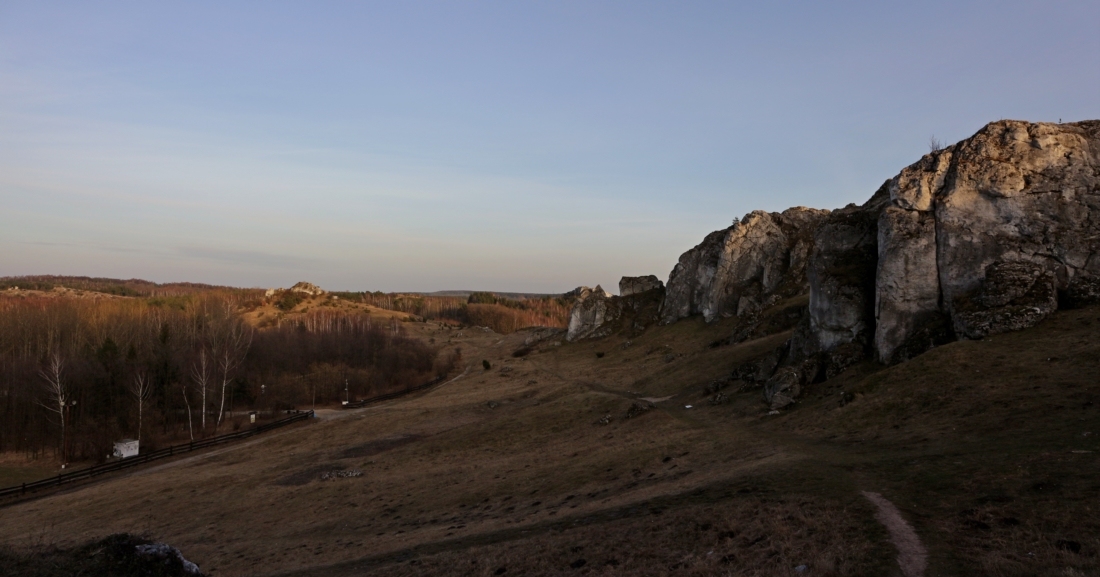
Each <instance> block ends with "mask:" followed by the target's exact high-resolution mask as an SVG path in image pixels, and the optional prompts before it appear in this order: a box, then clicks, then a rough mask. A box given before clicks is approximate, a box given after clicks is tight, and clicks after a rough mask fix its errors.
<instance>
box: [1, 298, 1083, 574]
mask: <svg viewBox="0 0 1100 577" xmlns="http://www.w3.org/2000/svg"><path fill="white" fill-rule="evenodd" d="M728 322H729V321H728V320H727V321H719V322H717V323H715V324H711V325H706V324H704V323H703V322H702V320H701V319H697V320H692V319H688V320H686V321H682V322H679V323H676V324H673V325H669V326H662V327H657V328H654V329H653V330H650V331H647V332H646V333H645V334H643V335H641V336H639V337H637V338H635V339H632V340H626V339H624V338H620V337H611V338H608V339H605V340H601V341H582V342H580V343H572V344H560V345H559V344H557V343H559V342H560V341H554V340H544V341H541V342H539V343H535V344H534V347H533V350H532V351H531V352H530V353H528V354H527V355H526V356H523V357H518V358H517V357H513V356H512V352H513V351H515V350H516V349H518V348H521V347H524V346H531V345H532V343H529V342H526V341H527V340H528V339H529V338H532V337H534V336H535V334H534V333H532V332H530V331H524V332H520V333H517V334H514V335H510V336H507V337H502V336H500V335H496V334H493V333H487V332H483V331H477V330H465V331H454V330H448V329H444V328H441V327H439V326H433V325H431V324H424V323H415V324H414V325H415V326H416V327H417V329H416V330H419V331H421V336H422V337H428V336H429V335H432V336H433V337H434V338H436V339H437V341H439V342H445V343H446V344H447V345H448V346H461V347H462V348H463V350H464V351H465V357H466V358H467V359H469V360H472V361H480V360H481V359H484V360H487V361H489V364H490V367H491V369H489V370H484V369H483V368H482V366H481V365H480V363H477V364H472V366H470V367H468V368H466V369H465V371H464V372H463V373H461V374H459V375H457V376H456V377H455V378H453V379H452V380H451V381H450V382H448V383H447V384H445V385H443V386H441V387H439V388H437V389H434V390H433V391H431V392H429V393H426V394H422V395H419V396H416V397H413V398H405V399H401V400H397V401H393V402H389V403H386V404H383V405H378V406H373V407H368V408H366V409H362V410H356V411H349V412H346V413H330V414H329V415H326V416H325V417H324V418H322V419H321V420H320V422H318V423H316V424H312V425H309V426H306V427H304V428H301V429H296V430H292V431H286V432H284V433H279V434H276V435H273V436H270V437H268V438H263V439H258V440H256V441H254V442H251V443H249V444H248V445H246V446H240V447H235V448H230V449H227V450H220V451H218V452H216V453H213V454H210V455H208V456H206V457H201V458H195V459H188V460H186V461H182V462H178V463H173V464H171V465H169V466H161V467H156V468H155V469H148V470H144V471H138V472H135V473H132V474H129V475H127V476H124V477H118V478H113V479H109V480H105V481H103V482H100V483H98V484H95V485H92V486H89V487H86V488H82V489H79V490H75V491H72V492H69V493H65V494H59V495H54V496H50V497H45V498H42V499H38V500H35V501H31V502H27V503H22V504H16V505H14V506H9V507H6V508H3V509H0V520H3V522H2V523H0V540H3V542H5V543H8V544H11V545H14V546H16V547H24V548H26V547H28V546H31V545H33V544H34V543H36V542H39V543H40V542H50V543H54V542H62V543H64V542H82V541H85V540H89V539H92V538H96V537H101V536H104V535H106V534H109V533H114V532H120V531H137V532H140V533H143V534H145V535H146V536H147V537H149V538H153V539H156V540H160V541H165V542H168V543H171V544H173V545H175V546H178V547H179V548H180V549H181V550H183V551H184V553H185V554H186V555H187V557H188V558H189V559H192V560H194V561H195V562H196V563H198V564H199V566H200V567H202V568H203V569H204V571H209V572H212V573H215V574H218V575H254V574H264V575H269V574H295V575H314V574H315V575H322V574H323V575H352V574H364V573H369V574H379V575H413V574H450V575H467V574H475V575H490V574H505V573H507V574H517V573H518V574H523V573H527V574H547V575H549V574H574V573H575V572H577V571H580V572H585V571H586V570H588V571H590V572H596V573H599V574H611V575H645V574H650V575H665V574H673V575H702V574H725V573H729V574H739V575H788V574H797V572H796V569H795V568H796V567H799V566H803V565H805V566H806V567H808V568H809V570H811V571H813V574H819V575H852V574H889V573H891V572H892V571H894V570H895V569H892V567H896V565H895V562H894V561H893V557H894V553H893V548H892V545H891V544H890V543H889V541H888V540H887V533H886V531H885V529H883V528H882V527H881V526H880V525H879V524H878V523H877V521H876V520H875V517H874V509H873V506H872V505H871V504H870V503H869V502H868V501H866V500H865V499H864V497H863V496H862V494H861V491H873V492H878V493H881V494H882V495H884V496H885V497H886V498H888V499H890V500H891V501H892V502H893V503H895V504H896V505H897V506H898V507H899V508H900V509H901V511H902V514H903V515H904V516H905V517H906V518H907V520H908V521H909V522H910V523H912V524H913V525H914V526H915V528H916V530H917V533H918V534H919V535H920V537H921V539H922V540H924V543H925V545H926V546H927V547H928V549H929V552H930V555H929V563H930V568H929V574H1002V575H1052V576H1053V575H1070V574H1074V575H1077V574H1091V573H1093V572H1096V571H1097V570H1100V563H1098V557H1097V555H1098V554H1100V539H1098V535H1100V524H1098V523H1097V521H1096V518H1097V517H1096V516H1095V515H1094V514H1092V508H1094V507H1095V503H1094V502H1093V498H1094V496H1095V495H1096V494H1097V490H1100V486H1098V485H1097V481H1096V479H1098V478H1100V462H1098V461H1097V454H1098V453H1097V451H1100V442H1098V436H1100V435H1098V431H1100V404H1098V401H1100V389H1098V388H1097V387H1098V385H1097V382H1100V381H1098V378H1097V377H1100V363H1098V361H1100V343H1098V342H1097V341H1096V340H1095V338H1094V335H1095V327H1096V326H1098V325H1097V324H1098V323H1100V309H1097V308H1089V309H1081V310H1074V311H1059V312H1057V313H1055V314H1053V315H1052V316H1051V317H1050V318H1048V319H1047V320H1046V321H1044V322H1043V323H1041V324H1040V325H1039V326H1037V327H1034V328H1032V329H1029V330H1026V331H1022V332H1018V333H1013V334H1006V335H998V336H996V337H992V338H987V339H985V340H981V341H964V342H957V343H952V344H949V345H945V346H943V347H938V348H936V349H933V350H932V351H930V352H928V353H926V354H925V355H922V356H921V357H918V358H917V359H916V360H914V361H911V362H908V363H903V364H900V365H897V366H894V367H891V368H882V367H881V366H879V365H875V364H872V363H869V362H868V363H865V364H860V365H857V366H856V367H853V368H852V369H850V370H849V371H848V372H846V373H845V374H843V375H841V376H840V377H837V378H836V379H833V380H831V381H828V382H827V383H825V384H823V385H820V386H817V387H811V388H810V389H809V390H808V391H806V393H805V396H804V397H803V400H801V401H800V402H799V403H798V404H796V405H795V408H794V409H793V410H791V411H789V412H786V413H783V414H779V415H773V414H769V412H768V410H767V407H766V405H765V404H764V403H763V402H762V400H761V390H760V388H759V386H757V385H751V384H749V383H747V382H742V381H736V380H732V379H731V378H730V374H731V371H733V370H734V369H735V368H736V367H738V366H739V364H740V363H741V361H743V360H747V359H750V358H753V357H755V356H758V355H759V353H760V352H761V351H764V350H767V349H769V348H771V347H774V346H775V344H776V343H777V342H780V341H782V340H783V339H785V338H786V337H787V336H788V334H789V333H784V332H781V333H777V334H773V335H768V336H765V337H762V338H759V339H755V340H751V341H747V342H744V343H741V344H737V345H728V346H717V347H716V346H711V345H712V343H713V342H714V341H715V340H716V339H717V338H718V337H720V336H721V335H722V334H723V332H725V331H727V330H728V326H726V325H727V324H728ZM552 338H555V337H551V339H552ZM716 383H717V384H716ZM721 383H725V384H726V386H725V387H724V388H722V387H720V386H719V385H720V384H721ZM716 389H720V390H719V392H720V393H721V396H716V393H714V392H713V391H714V390H716ZM643 399H648V400H643ZM651 404H652V407H653V408H648V407H650V406H651ZM688 405H690V406H691V408H688ZM349 469H357V470H360V471H362V472H363V476H361V477H354V478H340V479H336V480H329V481H325V480H322V474H323V473H325V472H329V471H334V470H349ZM28 534H29V535H31V537H28ZM501 569H503V570H504V571H501ZM498 572H499V573H498Z"/></svg>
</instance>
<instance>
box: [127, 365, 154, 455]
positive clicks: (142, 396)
mask: <svg viewBox="0 0 1100 577" xmlns="http://www.w3.org/2000/svg"><path fill="white" fill-rule="evenodd" d="M152 393H153V386H152V384H151V383H150V382H149V379H148V377H146V376H145V373H144V372H139V373H138V374H136V375H134V381H133V382H132V383H130V394H131V395H133V397H134V400H135V401H136V402H137V410H138V427H137V440H138V442H139V443H140V442H141V415H142V412H143V410H144V409H145V403H146V402H147V401H148V400H149V396H150V395H152Z"/></svg>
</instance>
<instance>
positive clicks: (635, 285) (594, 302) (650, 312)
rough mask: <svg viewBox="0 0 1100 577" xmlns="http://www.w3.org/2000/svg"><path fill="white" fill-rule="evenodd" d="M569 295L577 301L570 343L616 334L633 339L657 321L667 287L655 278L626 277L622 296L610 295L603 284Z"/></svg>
mask: <svg viewBox="0 0 1100 577" xmlns="http://www.w3.org/2000/svg"><path fill="white" fill-rule="evenodd" d="M567 296H573V297H574V298H575V299H576V301H575V302H574V304H573V309H572V310H571V311H570V313H569V330H568V332H567V333H566V337H565V339H566V340H567V341H575V340H578V339H591V338H598V337H605V336H607V335H610V334H612V333H615V332H626V333H627V334H628V335H631V336H632V335H636V334H638V333H640V332H641V331H643V330H645V328H646V327H647V326H649V325H651V324H653V323H655V322H656V321H657V315H658V313H659V312H660V308H661V302H662V301H663V300H664V296H665V286H664V283H662V282H661V281H660V280H659V279H658V278H657V277H655V276H653V275H649V276H624V277H623V278H622V280H620V281H619V296H612V295H610V294H608V293H607V291H605V290H603V289H602V288H601V287H600V286H599V285H597V286H596V288H594V289H590V288H588V287H577V288H576V289H574V290H572V291H570V292H569V293H567Z"/></svg>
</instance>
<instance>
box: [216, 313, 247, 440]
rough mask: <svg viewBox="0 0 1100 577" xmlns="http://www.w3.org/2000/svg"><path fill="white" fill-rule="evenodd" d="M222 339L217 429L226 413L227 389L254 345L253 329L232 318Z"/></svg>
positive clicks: (219, 355) (219, 356)
mask: <svg viewBox="0 0 1100 577" xmlns="http://www.w3.org/2000/svg"><path fill="white" fill-rule="evenodd" d="M220 340H221V343H220V344H221V348H220V350H219V351H218V370H219V373H220V375H221V401H220V403H219V405H218V420H217V422H216V423H215V424H214V430H215V431H217V430H218V427H219V426H220V425H221V424H222V416H223V415H224V414H225V391H226V389H227V388H229V383H230V382H231V381H232V380H233V374H234V372H235V371H236V370H237V368H238V367H240V365H241V362H242V361H244V357H245V355H246V354H248V348H249V347H250V346H251V345H252V331H251V330H250V329H248V328H247V327H245V325H244V323H242V322H240V321H239V320H231V321H229V322H228V323H227V328H226V331H225V334H224V335H222V338H221V339H220Z"/></svg>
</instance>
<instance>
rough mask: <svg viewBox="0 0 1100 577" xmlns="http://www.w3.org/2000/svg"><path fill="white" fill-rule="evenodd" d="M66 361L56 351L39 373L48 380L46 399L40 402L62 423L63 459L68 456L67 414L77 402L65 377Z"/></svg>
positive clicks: (45, 386)
mask: <svg viewBox="0 0 1100 577" xmlns="http://www.w3.org/2000/svg"><path fill="white" fill-rule="evenodd" d="M64 372H65V361H64V359H62V358H61V354H60V353H58V352H54V353H53V354H51V355H50V357H49V359H48V361H47V362H46V368H45V369H43V370H41V371H40V372H39V374H40V375H41V376H42V378H43V379H44V380H45V381H46V383H45V385H44V388H45V392H46V401H44V402H39V404H40V405H42V406H43V407H45V408H46V409H47V410H49V411H51V412H53V413H56V414H57V419H58V422H59V423H60V424H61V460H62V461H64V460H65V458H66V454H67V451H66V443H65V440H66V439H65V425H66V423H65V416H66V412H67V409H68V408H69V406H71V405H72V404H74V403H75V401H74V400H73V399H72V398H71V396H72V395H71V393H70V391H69V387H68V385H67V383H66V382H65V379H64Z"/></svg>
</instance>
